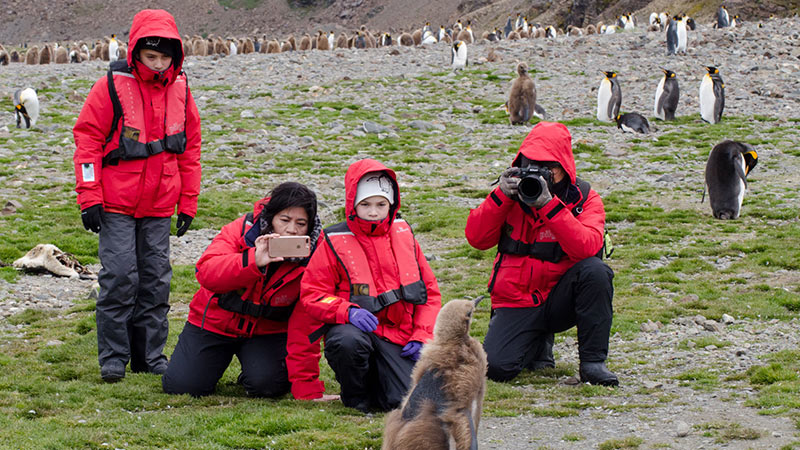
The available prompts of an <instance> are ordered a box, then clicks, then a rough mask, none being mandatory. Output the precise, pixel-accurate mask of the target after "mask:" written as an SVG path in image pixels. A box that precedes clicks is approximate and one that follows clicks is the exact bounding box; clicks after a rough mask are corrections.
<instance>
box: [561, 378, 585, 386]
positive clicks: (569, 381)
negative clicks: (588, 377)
mask: <svg viewBox="0 0 800 450" xmlns="http://www.w3.org/2000/svg"><path fill="white" fill-rule="evenodd" d="M564 384H566V385H567V386H577V385H579V384H581V380H579V379H578V377H567V378H566V379H564Z"/></svg>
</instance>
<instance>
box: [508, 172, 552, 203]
mask: <svg viewBox="0 0 800 450" xmlns="http://www.w3.org/2000/svg"><path fill="white" fill-rule="evenodd" d="M515 176H517V177H519V178H520V180H519V184H518V185H517V187H518V191H517V192H518V193H519V199H520V201H522V202H523V203H525V204H532V203H534V202H536V199H538V198H539V196H540V195H542V191H543V189H542V185H543V184H546V185H552V184H553V172H551V171H550V169H548V168H547V167H543V166H537V165H535V164H531V165H529V166H526V167H521V168H520V169H519V170H518V171H517V174H516V175H515ZM540 180H543V181H544V183H542V182H541V181H540Z"/></svg>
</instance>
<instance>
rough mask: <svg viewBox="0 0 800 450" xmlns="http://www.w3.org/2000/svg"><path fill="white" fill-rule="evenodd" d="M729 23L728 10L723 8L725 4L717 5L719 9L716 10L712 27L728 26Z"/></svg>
mask: <svg viewBox="0 0 800 450" xmlns="http://www.w3.org/2000/svg"><path fill="white" fill-rule="evenodd" d="M730 25H731V20H730V16H729V15H728V10H727V9H725V5H719V9H718V10H717V23H716V24H714V28H728V27H729V26H730Z"/></svg>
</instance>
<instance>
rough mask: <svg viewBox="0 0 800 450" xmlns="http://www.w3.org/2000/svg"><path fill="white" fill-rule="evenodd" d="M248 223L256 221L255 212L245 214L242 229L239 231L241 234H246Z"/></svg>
mask: <svg viewBox="0 0 800 450" xmlns="http://www.w3.org/2000/svg"><path fill="white" fill-rule="evenodd" d="M248 223H250V224H252V223H254V222H253V212H252V211H251V212H249V213H247V214H245V216H244V222H242V231H241V232H240V233H239V235H240V236H244V230H245V228H247V224H248Z"/></svg>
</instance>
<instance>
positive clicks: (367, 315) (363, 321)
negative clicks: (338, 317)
mask: <svg viewBox="0 0 800 450" xmlns="http://www.w3.org/2000/svg"><path fill="white" fill-rule="evenodd" d="M347 320H348V321H349V322H350V323H352V324H353V325H354V326H355V327H356V328H358V329H359V330H361V331H363V332H364V333H372V332H373V331H375V330H377V329H378V318H377V317H375V316H374V315H373V314H372V313H371V312H369V311H367V310H366V309H361V308H356V307H354V306H351V307H350V309H349V310H348V312H347Z"/></svg>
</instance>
